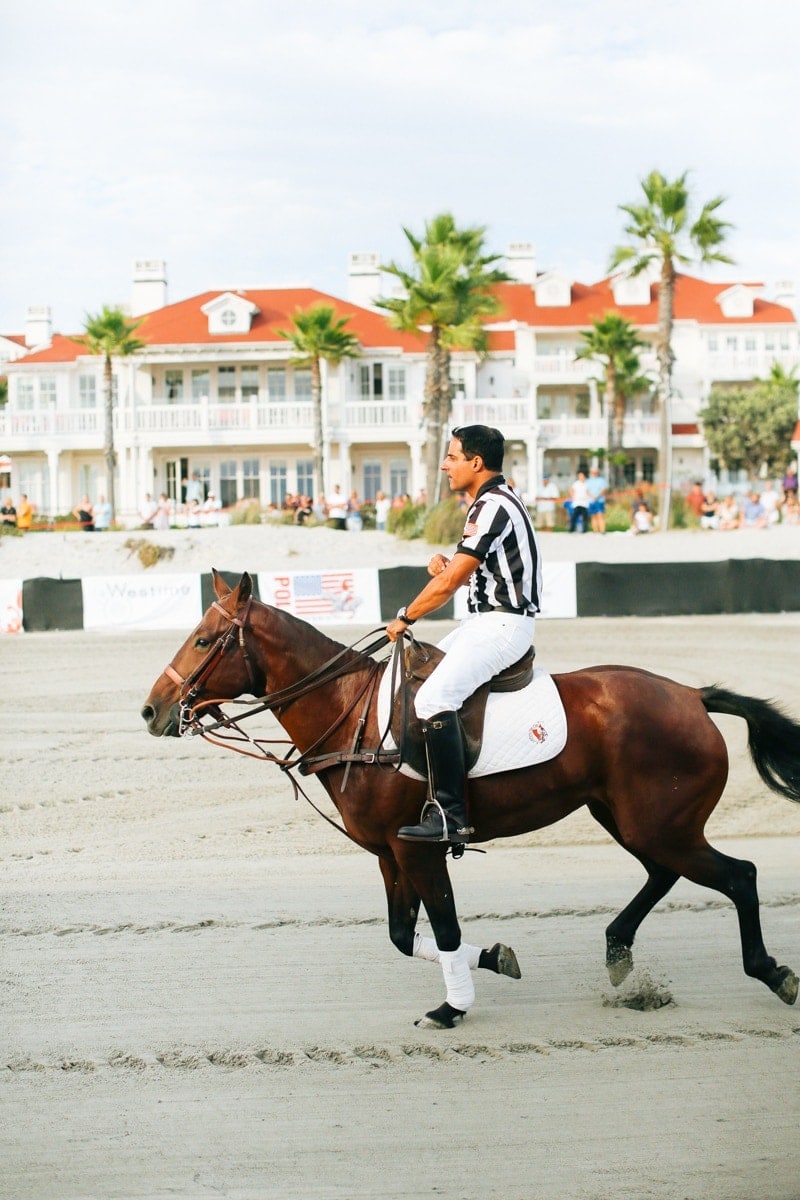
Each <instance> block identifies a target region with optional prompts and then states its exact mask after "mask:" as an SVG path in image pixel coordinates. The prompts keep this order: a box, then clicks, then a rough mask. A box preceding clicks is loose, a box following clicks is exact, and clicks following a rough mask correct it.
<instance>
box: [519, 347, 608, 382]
mask: <svg viewBox="0 0 800 1200" xmlns="http://www.w3.org/2000/svg"><path fill="white" fill-rule="evenodd" d="M533 372H534V376H535V379H536V382H537V383H548V382H557V383H583V382H585V381H586V380H587V379H589V378H590V377H591V376H592V375H597V374H598V372H599V367H598V364H597V363H593V362H590V361H589V360H588V359H583V358H581V359H575V358H573V356H572V355H571V354H537V355H536V356H535V357H534V360H533Z"/></svg>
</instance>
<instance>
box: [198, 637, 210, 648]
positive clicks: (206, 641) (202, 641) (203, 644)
mask: <svg viewBox="0 0 800 1200" xmlns="http://www.w3.org/2000/svg"><path fill="white" fill-rule="evenodd" d="M194 644H195V647H196V648H197V649H198V650H207V649H208V647H209V646H210V645H211V639H210V638H196V639H195V643H194Z"/></svg>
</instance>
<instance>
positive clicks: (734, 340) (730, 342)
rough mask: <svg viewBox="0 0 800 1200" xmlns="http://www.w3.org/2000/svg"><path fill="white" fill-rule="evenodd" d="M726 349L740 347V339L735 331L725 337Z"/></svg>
mask: <svg viewBox="0 0 800 1200" xmlns="http://www.w3.org/2000/svg"><path fill="white" fill-rule="evenodd" d="M725 349H726V350H733V351H736V350H738V349H739V339H738V337H737V336H736V334H735V333H732V334H729V336H728V337H726V338H725Z"/></svg>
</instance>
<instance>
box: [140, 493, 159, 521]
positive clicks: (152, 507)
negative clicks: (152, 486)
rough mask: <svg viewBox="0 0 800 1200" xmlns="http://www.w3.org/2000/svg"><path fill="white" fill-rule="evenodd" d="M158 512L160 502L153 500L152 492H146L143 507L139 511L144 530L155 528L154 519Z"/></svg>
mask: <svg viewBox="0 0 800 1200" xmlns="http://www.w3.org/2000/svg"><path fill="white" fill-rule="evenodd" d="M157 512H158V502H157V501H156V500H154V499H153V497H152V495H151V493H150V492H145V494H144V500H143V501H142V506H141V508H140V509H139V517H140V518H141V522H142V529H152V528H153V518H154V517H155V515H156V513H157Z"/></svg>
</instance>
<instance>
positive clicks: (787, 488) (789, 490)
mask: <svg viewBox="0 0 800 1200" xmlns="http://www.w3.org/2000/svg"><path fill="white" fill-rule="evenodd" d="M781 487H782V488H783V498H784V500H788V499H789V497H790V496H794V498H795V500H796V499H797V498H798V497H797V467H796V466H795V465H794V463H790V464H789V466H788V467H787V468H786V473H785V475H784V476H783V482H782V483H781Z"/></svg>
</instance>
